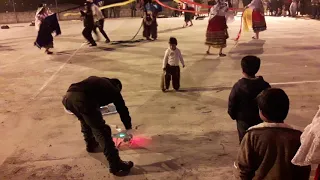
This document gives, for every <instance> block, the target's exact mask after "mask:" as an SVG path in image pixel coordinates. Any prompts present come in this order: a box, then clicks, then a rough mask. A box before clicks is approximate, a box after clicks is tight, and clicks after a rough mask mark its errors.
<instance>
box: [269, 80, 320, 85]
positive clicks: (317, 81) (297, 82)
mask: <svg viewBox="0 0 320 180" xmlns="http://www.w3.org/2000/svg"><path fill="white" fill-rule="evenodd" d="M307 83H320V80H314V81H292V82H280V83H271V85H287V84H307Z"/></svg>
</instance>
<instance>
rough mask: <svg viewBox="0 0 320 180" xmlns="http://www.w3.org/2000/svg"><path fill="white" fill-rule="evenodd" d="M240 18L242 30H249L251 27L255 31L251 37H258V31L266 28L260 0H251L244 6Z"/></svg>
mask: <svg viewBox="0 0 320 180" xmlns="http://www.w3.org/2000/svg"><path fill="white" fill-rule="evenodd" d="M242 18H243V19H242V21H243V30H244V31H249V28H252V29H253V31H254V33H255V35H254V36H253V37H252V39H259V33H260V32H261V31H265V30H267V24H266V20H265V18H264V7H263V2H262V0H252V1H251V3H250V4H248V6H246V7H245V10H244V12H243V16H242Z"/></svg>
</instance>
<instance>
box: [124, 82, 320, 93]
mask: <svg viewBox="0 0 320 180" xmlns="http://www.w3.org/2000/svg"><path fill="white" fill-rule="evenodd" d="M308 83H320V80H314V81H292V82H279V83H270V85H289V84H308ZM211 87H213V86H210V87H204V88H211ZM230 88H231V87H230ZM158 91H161V90H160V89H159V90H156V89H147V90H142V91H128V92H127V93H137V92H139V93H144V92H158Z"/></svg>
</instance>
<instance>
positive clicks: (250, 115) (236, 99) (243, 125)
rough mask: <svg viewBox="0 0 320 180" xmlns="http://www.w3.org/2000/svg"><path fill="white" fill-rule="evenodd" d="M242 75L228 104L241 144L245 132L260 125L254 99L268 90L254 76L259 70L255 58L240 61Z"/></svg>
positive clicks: (265, 84) (232, 91)
mask: <svg viewBox="0 0 320 180" xmlns="http://www.w3.org/2000/svg"><path fill="white" fill-rule="evenodd" d="M241 68H242V74H243V75H244V77H243V78H241V79H240V80H239V81H238V82H237V83H235V84H234V86H233V88H232V90H231V93H230V96H229V103H228V114H229V115H230V117H231V118H232V119H233V120H236V121H237V129H238V134H239V141H240V143H241V140H242V138H243V137H244V135H245V133H246V131H247V130H248V129H249V128H250V127H251V126H254V125H257V124H259V123H261V122H262V121H261V119H260V117H259V109H258V104H257V101H256V97H257V95H258V94H260V93H261V92H262V91H263V90H265V89H267V88H270V85H269V83H267V82H266V81H265V80H264V79H263V77H262V76H256V73H257V72H258V71H259V68H260V59H259V58H258V57H256V56H246V57H244V58H242V60H241Z"/></svg>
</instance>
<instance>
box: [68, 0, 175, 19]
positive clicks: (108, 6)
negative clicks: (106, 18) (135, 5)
mask: <svg viewBox="0 0 320 180" xmlns="http://www.w3.org/2000/svg"><path fill="white" fill-rule="evenodd" d="M134 1H136V0H128V1H125V2H121V3H115V4H109V5H107V6H102V7H100V8H99V9H100V10H103V9H108V8H112V7H117V6H125V5H127V4H130V3H132V2H134ZM176 1H178V0H176ZM80 15H81V14H80V13H79V12H77V13H65V14H63V16H80Z"/></svg>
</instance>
